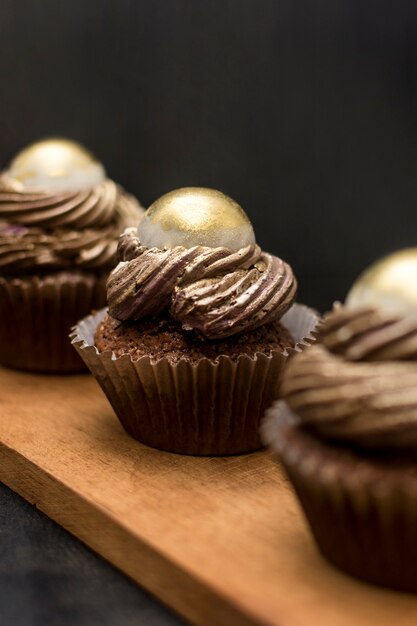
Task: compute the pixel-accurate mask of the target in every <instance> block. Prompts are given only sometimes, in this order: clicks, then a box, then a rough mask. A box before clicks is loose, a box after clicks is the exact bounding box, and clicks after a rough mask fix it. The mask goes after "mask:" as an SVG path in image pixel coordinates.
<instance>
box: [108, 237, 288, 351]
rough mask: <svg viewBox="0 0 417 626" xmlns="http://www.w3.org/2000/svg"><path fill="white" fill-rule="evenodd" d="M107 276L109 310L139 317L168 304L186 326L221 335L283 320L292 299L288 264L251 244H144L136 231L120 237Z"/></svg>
mask: <svg viewBox="0 0 417 626" xmlns="http://www.w3.org/2000/svg"><path fill="white" fill-rule="evenodd" d="M118 250H119V260H120V263H119V265H118V266H117V267H116V268H115V269H114V270H113V272H112V273H111V274H110V277H109V279H108V282H107V300H108V303H109V313H110V315H111V316H112V317H115V318H116V319H119V320H122V321H127V320H138V319H141V318H144V317H147V316H151V315H157V314H158V313H160V312H162V311H164V310H166V309H169V311H170V313H171V315H172V317H173V318H174V319H175V320H177V321H178V322H180V323H181V325H182V327H183V328H184V329H186V330H195V331H197V332H198V333H199V334H200V335H201V336H203V337H204V338H207V339H220V338H223V337H228V336H231V335H235V334H237V333H240V332H243V331H248V330H251V329H254V328H257V327H258V326H261V325H262V324H266V323H267V322H270V321H273V320H276V319H279V318H280V317H281V316H282V315H283V314H284V313H285V312H286V311H287V310H288V309H289V308H290V306H291V304H292V303H293V301H294V299H295V295H296V290H297V282H296V280H295V277H294V275H293V272H292V270H291V267H290V266H289V265H288V264H287V263H285V262H284V261H282V260H281V259H279V258H277V257H274V256H272V255H270V254H267V253H265V252H262V250H261V249H260V248H259V246H258V245H256V244H255V243H251V244H249V245H245V246H243V247H241V248H240V249H238V250H233V249H230V248H227V247H223V246H216V247H209V246H202V245H195V246H191V247H184V246H180V245H178V246H174V247H172V248H165V249H160V248H157V247H145V246H144V245H142V242H141V241H140V239H139V236H138V234H137V231H136V229H134V228H130V229H127V230H126V231H125V233H124V234H123V235H122V237H121V238H120V242H119V249H118Z"/></svg>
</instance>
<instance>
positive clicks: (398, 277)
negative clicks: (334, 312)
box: [346, 248, 417, 315]
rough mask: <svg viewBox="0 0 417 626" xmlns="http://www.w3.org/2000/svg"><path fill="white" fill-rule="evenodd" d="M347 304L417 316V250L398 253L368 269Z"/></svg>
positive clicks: (354, 286) (353, 288)
mask: <svg viewBox="0 0 417 626" xmlns="http://www.w3.org/2000/svg"><path fill="white" fill-rule="evenodd" d="M346 305H347V306H349V307H351V308H354V307H363V306H370V307H374V308H379V309H381V310H383V311H386V312H387V313H396V314H401V315H408V314H415V315H417V248H406V249H404V250H399V251H398V252H394V253H393V254H390V255H388V256H386V257H384V258H382V259H380V260H379V261H377V262H376V263H374V264H373V265H371V266H370V267H369V268H368V269H366V270H365V271H364V272H363V273H362V274H361V275H360V276H359V278H358V279H357V280H356V281H355V283H354V284H353V286H352V288H351V290H350V291H349V293H348V296H347V298H346Z"/></svg>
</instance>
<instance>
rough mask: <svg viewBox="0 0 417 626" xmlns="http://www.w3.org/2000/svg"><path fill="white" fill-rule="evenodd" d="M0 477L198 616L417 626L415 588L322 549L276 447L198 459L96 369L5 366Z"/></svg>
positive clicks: (222, 624)
mask: <svg viewBox="0 0 417 626" xmlns="http://www.w3.org/2000/svg"><path fill="white" fill-rule="evenodd" d="M0 389H1V392H0V479H1V480H2V481H3V482H4V483H5V484H6V485H8V486H9V487H11V488H12V489H14V490H15V491H17V492H18V493H20V494H21V495H22V496H24V497H25V498H26V499H27V500H29V501H30V502H32V503H33V504H35V505H36V506H37V507H39V508H40V509H41V510H42V511H44V512H45V513H46V514H47V515H49V516H50V517H51V518H52V519H54V520H56V521H57V522H58V523H59V524H61V525H62V526H64V527H65V528H67V529H68V530H69V531H70V532H72V533H73V534H74V535H76V536H77V537H79V538H80V539H81V540H82V541H84V542H85V543H86V544H87V545H89V546H90V547H91V548H92V549H93V550H95V551H96V552H98V553H99V554H101V555H102V556H103V557H104V558H106V559H108V560H109V561H110V562H112V563H114V565H116V566H117V567H119V568H120V569H121V570H123V571H124V572H125V573H126V574H128V575H129V576H131V577H132V578H133V579H134V580H136V581H137V582H138V583H139V584H141V585H143V586H144V587H146V588H147V589H148V590H150V591H151V592H152V593H153V594H154V595H156V596H157V597H158V598H160V599H161V600H163V601H164V602H165V603H166V604H168V605H170V606H171V607H172V608H173V609H175V610H176V611H177V612H178V613H180V614H182V615H183V616H185V617H187V618H188V619H189V620H190V621H192V622H194V623H196V624H199V625H200V624H201V625H203V626H206V625H207V626H215V625H219V626H234V625H245V626H246V625H251V626H253V625H255V624H256V625H263V626H264V625H270V626H272V625H275V626H315V625H317V626H373V625H375V626H392V625H393V624H395V626H415V625H416V624H417V596H414V597H413V596H406V595H401V594H397V593H394V592H389V591H384V590H381V589H377V588H373V587H371V586H367V585H365V584H362V583H360V582H357V581H355V580H353V579H351V578H349V577H348V576H345V575H343V574H341V573H339V572H338V571H337V570H336V569H334V568H333V567H331V566H330V565H328V564H327V563H326V562H325V561H324V560H322V558H321V557H320V556H319V554H318V553H317V551H316V549H315V547H314V544H313V542H312V539H311V537H310V535H309V532H308V530H307V528H306V525H305V523H304V520H303V518H302V515H301V513H300V510H299V507H298V504H297V502H296V500H295V498H294V496H293V493H292V491H291V488H290V487H289V485H288V484H287V482H286V480H285V479H284V477H283V474H282V472H281V470H280V469H279V467H278V466H277V464H276V463H275V462H274V461H273V460H272V458H271V457H270V456H269V454H268V453H265V452H260V453H256V454H252V455H247V456H241V457H234V458H216V459H215V458H192V457H181V456H176V455H173V454H168V453H163V452H158V451H156V450H152V449H150V448H146V447H145V446H141V445H140V444H138V443H136V442H135V441H133V440H132V439H131V438H129V437H128V436H127V435H126V434H125V433H124V431H123V430H122V428H121V426H120V425H119V423H118V421H117V419H116V417H115V416H114V413H113V411H112V409H111V408H110V406H109V405H108V403H107V401H106V399H105V397H104V396H103V394H102V392H101V391H100V389H99V388H98V386H97V385H96V383H95V381H94V380H93V379H92V378H91V377H90V376H88V375H84V376H76V377H62V378H59V377H43V376H35V375H33V376H32V375H29V374H23V373H17V372H12V371H7V370H1V369H0Z"/></svg>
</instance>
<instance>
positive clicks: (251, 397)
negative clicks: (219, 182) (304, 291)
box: [73, 187, 317, 455]
mask: <svg viewBox="0 0 417 626" xmlns="http://www.w3.org/2000/svg"><path fill="white" fill-rule="evenodd" d="M119 260H120V263H119V265H118V266H117V267H116V268H115V269H114V270H113V272H112V273H111V274H110V277H109V280H108V283H107V298H108V304H109V314H108V315H107V312H106V311H105V310H103V311H101V312H100V313H98V314H96V315H94V316H90V317H88V318H86V319H84V320H82V322H80V323H79V324H78V325H77V327H76V328H75V331H74V334H73V343H74V345H75V347H76V349H77V350H78V352H79V354H80V355H81V356H82V358H83V359H84V360H85V362H86V364H87V365H88V367H89V368H90V370H91V372H92V373H93V374H94V376H95V377H96V378H97V380H98V382H99V384H100V385H101V387H102V388H103V390H104V392H105V394H106V395H107V397H108V399H109V401H110V402H111V404H112V406H113V408H114V410H115V412H116V414H117V415H118V417H119V419H120V421H121V422H122V424H123V426H124V427H125V429H126V430H127V432H128V433H130V434H131V435H132V436H133V437H135V438H136V439H138V440H139V441H141V442H143V443H145V444H147V445H150V446H153V447H156V448H159V449H163V450H169V451H172V452H179V453H184V454H206V455H223V454H237V453H242V452H248V451H251V450H256V449H258V448H259V447H260V445H261V444H260V440H259V434H258V426H259V420H260V418H261V416H262V414H263V412H264V410H265V409H266V407H267V406H269V405H270V404H271V402H272V401H273V400H274V399H275V398H276V397H277V382H278V380H279V377H280V375H281V370H282V368H283V366H284V364H285V362H286V359H287V356H288V354H289V353H290V352H293V351H296V350H301V349H302V348H303V347H304V346H306V345H307V344H308V342H309V340H310V339H312V336H311V332H312V330H313V329H314V326H315V324H316V320H317V318H316V315H315V314H314V313H313V312H312V311H311V310H309V309H308V308H307V307H303V306H301V305H293V302H294V298H295V295H296V288H297V284H296V280H295V278H294V275H293V272H292V270H291V268H290V266H289V265H288V264H287V263H285V262H284V261H282V260H281V259H279V258H277V257H274V256H272V255H270V254H267V253H265V252H262V251H261V249H260V248H259V246H258V245H257V244H256V242H255V236H254V232H253V229H252V225H251V223H250V222H249V220H248V218H247V216H246V214H245V213H244V211H243V210H242V209H241V207H240V206H239V205H238V204H237V203H236V202H234V201H233V200H231V199H230V198H228V197H227V196H225V195H224V194H222V193H220V192H218V191H214V190H212V189H203V188H193V187H189V188H184V189H179V190H176V191H173V192H171V193H168V194H166V195H165V196H162V197H161V198H160V199H159V200H157V201H156V202H155V203H154V204H153V205H152V206H151V207H150V208H149V209H148V211H147V212H146V214H145V217H144V218H143V220H142V221H141V222H140V224H139V227H138V229H135V228H130V229H127V230H126V231H125V232H124V234H123V235H122V237H121V238H120V243H119Z"/></svg>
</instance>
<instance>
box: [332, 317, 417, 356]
mask: <svg viewBox="0 0 417 626" xmlns="http://www.w3.org/2000/svg"><path fill="white" fill-rule="evenodd" d="M320 341H321V343H323V344H324V345H325V346H326V348H327V349H328V350H330V352H333V353H334V354H338V355H341V356H343V357H344V358H346V359H348V360H351V361H396V360H402V361H404V360H412V361H415V360H417V313H416V314H413V315H404V316H400V315H398V314H397V313H386V312H384V311H382V310H381V309H376V308H372V307H370V306H365V307H357V308H350V307H347V306H342V305H338V306H335V307H334V309H333V311H331V312H330V313H328V314H327V315H325V316H324V320H323V324H322V326H321V331H320Z"/></svg>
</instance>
